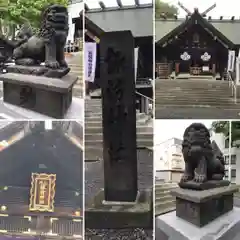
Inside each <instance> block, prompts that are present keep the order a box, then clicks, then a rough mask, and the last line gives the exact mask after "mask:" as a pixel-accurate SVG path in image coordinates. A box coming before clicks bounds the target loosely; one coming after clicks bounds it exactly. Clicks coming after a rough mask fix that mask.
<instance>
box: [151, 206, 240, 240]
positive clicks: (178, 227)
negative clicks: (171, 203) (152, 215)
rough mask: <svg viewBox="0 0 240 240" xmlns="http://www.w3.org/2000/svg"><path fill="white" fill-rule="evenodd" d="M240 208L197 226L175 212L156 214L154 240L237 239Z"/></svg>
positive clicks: (239, 237)
mask: <svg viewBox="0 0 240 240" xmlns="http://www.w3.org/2000/svg"><path fill="white" fill-rule="evenodd" d="M239 229H240V208H236V207H234V208H233V210H232V211H230V212H228V213H226V214H224V215H223V216H221V217H220V218H218V219H216V220H214V221H212V222H211V223H209V224H208V225H206V226H204V227H202V228H199V227H197V226H194V225H192V224H190V223H188V222H187V221H184V220H182V219H181V218H178V217H176V212H175V211H173V212H170V213H167V214H163V215H161V216H158V217H157V218H156V220H155V239H156V240H193V239H194V240H239V239H240V232H239Z"/></svg>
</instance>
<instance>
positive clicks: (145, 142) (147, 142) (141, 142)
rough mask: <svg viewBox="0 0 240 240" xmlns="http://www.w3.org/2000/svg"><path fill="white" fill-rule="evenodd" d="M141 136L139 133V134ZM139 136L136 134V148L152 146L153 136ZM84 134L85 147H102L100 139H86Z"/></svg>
mask: <svg viewBox="0 0 240 240" xmlns="http://www.w3.org/2000/svg"><path fill="white" fill-rule="evenodd" d="M140 136H141V135H140ZM140 136H139V137H138V136H137V147H138V148H147V147H151V148H152V147H153V137H149V138H146V139H144V138H142V137H141V138H140ZM86 137H87V136H85V147H90V146H95V147H96V148H100V149H101V148H102V146H103V141H102V139H88V138H86Z"/></svg>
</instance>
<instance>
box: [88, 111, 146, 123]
mask: <svg viewBox="0 0 240 240" xmlns="http://www.w3.org/2000/svg"><path fill="white" fill-rule="evenodd" d="M148 119H150V116H148V115H146V114H145V113H136V120H137V121H138V120H148ZM95 121H97V122H98V121H102V112H101V110H100V111H99V109H96V110H94V109H92V111H91V112H89V111H86V110H85V122H95Z"/></svg>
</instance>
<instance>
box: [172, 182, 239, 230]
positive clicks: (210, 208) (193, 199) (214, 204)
mask: <svg viewBox="0 0 240 240" xmlns="http://www.w3.org/2000/svg"><path fill="white" fill-rule="evenodd" d="M237 191H238V187H236V186H226V187H219V188H213V189H209V190H204V191H195V190H188V189H181V188H178V189H175V190H173V191H172V194H173V195H174V196H175V197H176V215H177V217H180V218H182V219H184V220H186V221H188V222H190V223H192V224H194V225H196V226H198V227H202V226H204V225H206V224H208V223H209V222H211V221H213V220H215V219H216V218H218V217H220V216H221V215H223V214H225V213H227V212H229V211H231V210H232V209H233V193H234V192H237Z"/></svg>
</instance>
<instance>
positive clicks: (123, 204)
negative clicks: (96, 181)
mask: <svg viewBox="0 0 240 240" xmlns="http://www.w3.org/2000/svg"><path fill="white" fill-rule="evenodd" d="M100 53H101V68H100V70H101V71H100V73H101V84H102V115H103V116H102V117H103V121H102V124H103V162H104V189H102V190H101V191H100V192H99V193H98V194H97V195H96V196H95V198H94V199H93V201H92V202H90V203H87V205H88V206H87V207H86V208H85V226H86V227H87V228H93V229H96V228H114V229H117V228H130V227H131V228H139V227H142V228H151V229H152V220H153V214H152V189H147V190H142V191H138V184H137V182H138V171H137V147H136V145H137V144H136V99H135V75H134V39H133V36H132V34H131V32H130V31H121V32H109V33H104V34H103V36H102V38H101V41H100Z"/></svg>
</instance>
